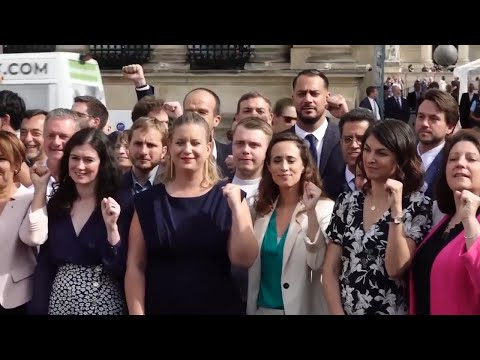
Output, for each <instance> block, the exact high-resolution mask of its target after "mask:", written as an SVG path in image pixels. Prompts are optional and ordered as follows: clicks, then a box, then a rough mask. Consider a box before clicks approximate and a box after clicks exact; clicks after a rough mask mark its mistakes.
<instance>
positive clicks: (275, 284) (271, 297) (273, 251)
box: [257, 209, 290, 310]
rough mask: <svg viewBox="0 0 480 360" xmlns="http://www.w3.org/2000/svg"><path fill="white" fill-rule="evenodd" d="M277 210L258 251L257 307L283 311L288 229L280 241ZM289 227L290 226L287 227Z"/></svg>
mask: <svg viewBox="0 0 480 360" xmlns="http://www.w3.org/2000/svg"><path fill="white" fill-rule="evenodd" d="M276 223H277V210H276V209H275V210H274V211H273V214H272V217H271V218H270V222H269V223H268V228H267V231H266V233H265V237H264V238H263V242H262V248H261V250H260V256H261V257H260V263H261V273H260V291H259V293H258V300H257V305H258V306H259V307H264V308H269V309H279V310H283V297H282V284H281V283H282V263H283V246H284V245H285V238H286V237H287V234H288V227H287V229H286V230H285V233H284V234H283V235H282V237H281V238H280V239H278V234H277V227H276ZM289 226H290V225H289Z"/></svg>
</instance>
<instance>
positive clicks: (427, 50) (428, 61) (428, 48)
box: [420, 45, 433, 67]
mask: <svg viewBox="0 0 480 360" xmlns="http://www.w3.org/2000/svg"><path fill="white" fill-rule="evenodd" d="M432 56H433V49H432V45H420V62H421V63H422V64H423V65H425V66H426V67H430V66H432V65H433V60H432Z"/></svg>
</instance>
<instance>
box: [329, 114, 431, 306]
mask: <svg viewBox="0 0 480 360" xmlns="http://www.w3.org/2000/svg"><path fill="white" fill-rule="evenodd" d="M420 161H421V160H420V158H419V156H418V154H417V148H416V144H415V134H414V133H413V130H412V128H411V127H410V126H409V125H407V124H406V123H404V122H402V121H397V120H389V121H384V122H380V123H377V124H376V125H375V126H374V127H373V128H371V129H369V131H367V133H366V135H365V141H364V143H363V144H362V154H361V155H360V156H359V165H360V168H361V169H362V172H363V173H364V175H365V177H366V178H367V183H366V184H365V185H364V187H363V190H361V191H354V192H351V193H343V194H341V195H340V196H339V198H338V199H337V202H336V204H335V208H334V212H333V216H332V220H331V222H330V225H329V227H328V228H327V236H328V238H329V239H330V240H331V243H330V244H329V245H328V248H327V254H326V258H325V263H324V270H323V286H324V289H325V296H326V299H327V303H328V307H329V311H330V313H331V314H338V315H341V314H347V315H353V314H358V315H360V314H367V315H373V314H385V315H387V314H407V313H408V303H407V299H408V294H407V289H406V284H405V281H404V279H403V278H402V276H401V274H402V273H403V271H404V270H405V269H406V268H407V267H408V266H409V264H410V261H411V254H413V250H414V249H415V246H416V244H418V243H419V242H420V241H421V240H422V238H423V237H424V236H425V235H426V234H427V232H428V231H429V229H430V226H431V216H432V215H431V207H432V201H431V199H430V198H428V197H426V196H425V195H424V194H423V192H420V189H421V188H422V186H423V181H424V180H423V179H424V174H423V171H422V170H421V162H420ZM405 238H406V239H407V241H406V242H405V240H404V239H405ZM402 239H403V241H401V240H402ZM405 244H408V245H407V246H405ZM402 245H403V246H402ZM394 254H397V255H398V254H400V256H393V255H394Z"/></svg>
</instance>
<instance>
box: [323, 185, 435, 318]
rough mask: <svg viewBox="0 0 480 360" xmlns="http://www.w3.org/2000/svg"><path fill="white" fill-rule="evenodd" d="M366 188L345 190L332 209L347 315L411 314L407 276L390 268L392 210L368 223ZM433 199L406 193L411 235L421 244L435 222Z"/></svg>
mask: <svg viewBox="0 0 480 360" xmlns="http://www.w3.org/2000/svg"><path fill="white" fill-rule="evenodd" d="M364 201H365V194H364V193H363V192H362V191H354V192H345V193H342V194H341V195H340V196H339V198H338V200H337V202H336V203H335V208H334V210H333V215H332V220H331V222H330V224H329V226H328V228H327V231H326V233H327V236H328V238H329V239H330V240H331V241H333V242H334V243H335V244H338V245H340V246H341V247H342V270H341V273H340V278H339V281H340V293H341V300H342V305H343V309H344V311H345V314H347V315H363V314H365V315H373V314H378V315H381V314H385V315H389V314H391V315H393V314H398V315H403V314H407V313H408V303H407V299H408V296H407V289H406V284H405V281H403V280H393V279H390V278H389V276H388V274H387V271H386V268H385V249H386V246H387V239H388V229H389V218H390V210H387V211H386V212H385V213H384V214H383V216H382V217H381V218H380V220H379V221H377V222H376V223H375V224H373V225H372V226H371V227H370V229H367V230H366V231H365V230H364V227H363V204H364ZM431 208H432V201H431V199H430V198H429V197H427V196H425V195H424V194H423V193H421V192H415V193H412V194H411V195H410V196H407V197H404V199H403V209H404V215H405V217H404V229H405V233H406V237H407V238H410V239H412V240H413V241H415V243H416V244H417V245H418V244H419V243H420V242H421V240H422V239H423V238H424V236H425V235H426V234H427V233H428V231H429V230H430V227H431V223H432V211H431Z"/></svg>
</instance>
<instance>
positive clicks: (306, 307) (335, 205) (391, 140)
mask: <svg viewBox="0 0 480 360" xmlns="http://www.w3.org/2000/svg"><path fill="white" fill-rule="evenodd" d="M122 71H123V73H124V76H125V77H126V78H127V79H130V80H132V81H133V82H134V84H135V88H136V91H137V96H138V99H139V100H138V102H137V104H136V105H135V107H134V109H133V111H132V120H133V125H132V127H131V128H130V129H128V131H126V132H124V133H114V134H111V135H108V136H107V135H106V134H105V133H104V131H102V127H104V126H105V123H106V121H101V119H103V118H105V116H107V117H108V111H106V109H103V108H102V107H101V106H100V105H99V102H97V101H98V100H97V101H95V99H85V98H83V99H81V100H88V101H83V102H82V101H75V104H74V106H73V107H72V109H53V110H50V111H49V112H46V113H45V112H42V113H37V112H35V115H32V114H33V113H27V114H28V116H30V117H27V115H26V113H25V111H23V114H21V115H19V114H18V113H16V109H17V108H19V107H20V108H21V106H13V105H12V106H10V105H9V106H5V109H2V108H0V119H1V120H2V126H3V125H4V127H3V128H2V131H0V214H1V215H0V224H1V227H2V229H7V228H8V229H9V231H4V232H3V233H2V234H0V242H1V243H2V244H3V249H4V251H3V252H2V256H3V261H2V264H3V265H2V267H1V269H2V271H1V272H0V277H1V278H2V279H3V281H2V282H1V283H0V306H1V308H0V310H1V312H2V313H5V314H25V313H26V314H52V315H55V314H70V315H80V314H110V315H113V314H118V315H120V314H132V315H133V314H135V315H143V314H147V315H149V314H234V315H242V314H248V315H268V314H272V315H277V314H278V315H284V314H286V315H327V314H337V315H341V314H342V315H343V314H346V315H352V314H408V313H410V314H478V313H479V312H480V298H479V297H478V296H477V292H478V289H480V276H479V275H478V274H479V273H480V272H479V271H478V270H479V268H480V255H479V254H480V252H479V251H480V250H479V249H478V247H479V246H480V245H479V244H480V243H479V241H480V240H479V241H477V240H478V238H480V223H479V219H480V217H479V216H480V215H479V214H480V212H479V210H478V208H479V206H480V197H479V195H480V132H478V131H477V130H475V129H470V130H460V131H457V132H455V127H456V124H457V122H458V117H459V110H458V104H456V102H455V101H454V100H453V98H452V97H451V95H449V94H448V93H446V92H443V91H441V90H438V89H432V90H428V91H426V92H425V93H424V94H422V97H421V99H419V106H418V111H417V118H416V122H415V127H414V128H412V127H411V126H410V125H408V124H407V123H406V122H404V121H402V120H398V119H392V120H379V119H378V118H377V117H376V116H375V113H374V111H372V110H369V109H365V108H354V109H352V110H350V111H349V109H348V108H347V105H346V101H345V99H344V98H343V97H342V96H340V95H334V94H331V93H330V92H329V79H328V77H327V76H326V75H325V74H324V73H322V72H321V71H318V70H310V69H308V70H303V71H301V72H300V73H298V74H297V76H295V78H294V79H293V83H292V98H291V102H288V101H286V100H285V101H283V102H282V104H283V105H278V106H275V107H274V108H272V105H271V102H270V100H269V99H268V97H266V96H265V95H263V94H261V93H258V92H252V93H247V94H244V95H243V96H242V97H241V98H240V99H239V101H238V106H237V112H236V114H235V118H234V121H233V124H232V128H231V132H230V135H229V137H230V139H231V143H229V144H222V143H220V142H219V141H217V140H216V139H215V128H216V127H217V126H218V125H219V123H220V121H221V115H220V114H221V103H220V98H219V97H218V95H217V94H215V92H213V91H212V90H210V89H208V88H196V89H193V90H192V91H190V92H189V93H187V94H186V96H185V98H184V99H183V103H182V104H180V102H177V101H173V102H166V101H164V100H162V99H158V98H156V97H155V96H154V91H155V89H154V87H153V86H152V85H149V84H147V82H146V80H145V76H144V74H143V69H142V68H141V66H139V65H129V66H126V67H125V68H124V69H123V70H122ZM7 95H8V96H9V98H10V99H13V98H14V96H13V95H12V94H7ZM2 96H6V95H4V94H1V93H0V99H1V98H2ZM9 101H10V102H13V100H9ZM18 103H21V102H20V101H18V99H17V104H18ZM0 104H2V102H1V101H0ZM84 105H85V106H84ZM0 106H1V105H0ZM292 108H293V109H294V111H293V109H292ZM94 109H97V110H94ZM104 110H105V111H106V113H105V111H104ZM35 117H36V118H37V120H38V121H32V119H33V118H35ZM333 117H335V118H338V119H339V122H338V124H337V122H336V121H335V120H333ZM82 119H83V120H82ZM34 120H35V119H34ZM288 123H290V124H291V126H287V124H288ZM102 124H103V125H102ZM15 132H17V133H18V135H19V136H16V135H15ZM25 166H27V168H28V169H29V172H28V174H27V175H29V176H28V177H27V176H26V177H25V178H27V179H26V180H22V179H20V178H19V174H20V173H21V171H22V167H25Z"/></svg>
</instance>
